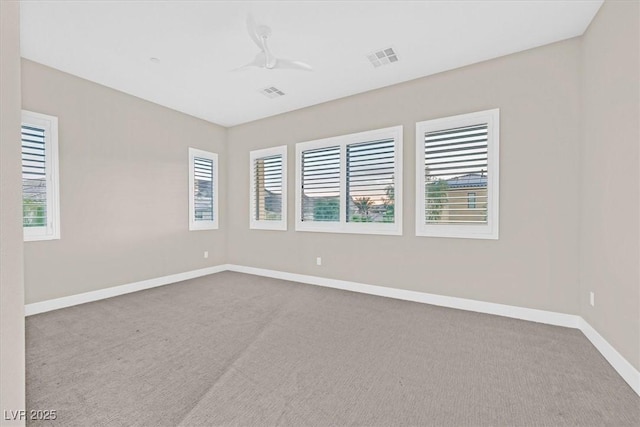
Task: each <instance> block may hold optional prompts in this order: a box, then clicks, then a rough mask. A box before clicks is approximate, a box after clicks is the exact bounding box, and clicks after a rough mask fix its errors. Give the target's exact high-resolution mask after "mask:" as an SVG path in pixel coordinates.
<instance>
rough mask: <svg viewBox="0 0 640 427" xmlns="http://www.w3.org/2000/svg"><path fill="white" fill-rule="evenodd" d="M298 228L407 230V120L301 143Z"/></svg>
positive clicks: (374, 231)
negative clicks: (404, 208) (403, 220)
mask: <svg viewBox="0 0 640 427" xmlns="http://www.w3.org/2000/svg"><path fill="white" fill-rule="evenodd" d="M296 156H297V157H296V174H297V185H296V230H300V231H324V232H336V233H364V234H402V224H401V220H400V219H401V212H400V211H401V208H402V203H401V198H402V191H401V189H402V186H401V180H402V126H395V127H391V128H385V129H377V130H373V131H366V132H360V133H355V134H350V135H343V136H337V137H332V138H326V139H322V140H316V141H309V142H301V143H298V144H296Z"/></svg>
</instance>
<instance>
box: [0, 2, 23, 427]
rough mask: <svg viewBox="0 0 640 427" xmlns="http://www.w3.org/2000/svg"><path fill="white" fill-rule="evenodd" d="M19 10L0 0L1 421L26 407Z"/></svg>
mask: <svg viewBox="0 0 640 427" xmlns="http://www.w3.org/2000/svg"><path fill="white" fill-rule="evenodd" d="M19 22H20V11H19V4H18V2H13V1H0V378H1V380H0V416H1V418H0V423H1V424H2V425H11V424H13V425H23V424H24V422H15V423H10V422H7V421H5V420H4V418H5V417H4V411H11V410H13V411H17V410H20V409H24V408H25V389H24V378H25V376H24V305H23V301H24V286H23V273H22V269H23V263H22V247H23V244H22V184H21V171H20V156H21V154H20V143H19V141H20V28H19Z"/></svg>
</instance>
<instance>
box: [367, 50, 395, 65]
mask: <svg viewBox="0 0 640 427" xmlns="http://www.w3.org/2000/svg"><path fill="white" fill-rule="evenodd" d="M367 59H369V61H370V62H371V64H372V65H373V66H374V67H376V68H378V67H380V66H381V65H387V64H391V63H392V62H398V54H397V53H396V52H395V50H393V48H391V47H389V48H386V49H382V50H379V51H377V52H373V53H370V54H369V55H367Z"/></svg>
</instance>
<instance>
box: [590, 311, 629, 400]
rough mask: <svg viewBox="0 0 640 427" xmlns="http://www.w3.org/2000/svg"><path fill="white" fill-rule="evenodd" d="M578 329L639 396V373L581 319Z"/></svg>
mask: <svg viewBox="0 0 640 427" xmlns="http://www.w3.org/2000/svg"><path fill="white" fill-rule="evenodd" d="M579 329H580V330H581V331H582V333H583V334H584V335H585V336H586V337H587V338H588V339H589V341H591V344H593V346H594V347H595V348H597V349H598V351H599V352H600V353H601V354H602V356H604V358H605V359H607V362H609V364H610V365H611V366H613V369H615V370H616V371H617V372H618V374H620V376H621V377H622V378H623V379H624V380H625V381H626V382H627V384H629V386H630V387H631V388H632V389H633V391H635V392H636V394H638V395H639V396H640V372H638V370H637V369H636V368H634V367H633V365H631V363H629V361H628V360H627V359H625V358H624V357H623V356H622V355H621V354H620V353H618V351H617V350H616V349H615V348H613V346H612V345H611V344H609V343H608V342H607V340H605V339H604V338H603V337H602V335H600V334H599V333H598V331H596V330H595V329H594V328H593V326H591V325H590V324H589V323H587V321H586V320H584V319H583V318H582V317H581V318H580V324H579Z"/></svg>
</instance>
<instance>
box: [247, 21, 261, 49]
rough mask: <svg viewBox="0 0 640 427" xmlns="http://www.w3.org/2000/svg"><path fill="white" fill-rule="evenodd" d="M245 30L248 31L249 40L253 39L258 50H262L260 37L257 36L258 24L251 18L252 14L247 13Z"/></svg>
mask: <svg viewBox="0 0 640 427" xmlns="http://www.w3.org/2000/svg"><path fill="white" fill-rule="evenodd" d="M247 31H248V32H249V37H251V40H253V42H254V43H255V44H256V46H258V48H259V49H260V50H262V49H263V46H262V40H260V37H258V24H256V21H255V20H254V19H253V15H252V14H248V15H247Z"/></svg>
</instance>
